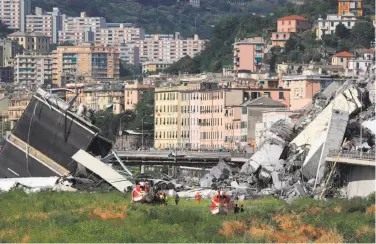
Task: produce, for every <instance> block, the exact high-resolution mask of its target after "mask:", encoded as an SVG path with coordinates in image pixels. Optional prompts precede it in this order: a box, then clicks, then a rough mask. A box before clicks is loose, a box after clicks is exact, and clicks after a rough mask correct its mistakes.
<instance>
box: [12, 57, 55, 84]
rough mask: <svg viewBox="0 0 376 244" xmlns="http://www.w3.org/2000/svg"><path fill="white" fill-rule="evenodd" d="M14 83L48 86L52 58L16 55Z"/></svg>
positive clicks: (50, 79)
mask: <svg viewBox="0 0 376 244" xmlns="http://www.w3.org/2000/svg"><path fill="white" fill-rule="evenodd" d="M14 82H15V83H16V84H19V83H23V82H27V83H37V84H50V83H51V82H52V56H50V55H36V54H34V55H17V56H16V58H15V61H14Z"/></svg>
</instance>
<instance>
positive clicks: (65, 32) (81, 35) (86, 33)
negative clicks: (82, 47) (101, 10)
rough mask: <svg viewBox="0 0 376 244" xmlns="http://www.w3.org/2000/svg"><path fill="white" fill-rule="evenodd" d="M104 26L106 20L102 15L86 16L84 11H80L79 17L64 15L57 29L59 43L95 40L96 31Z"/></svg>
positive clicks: (78, 42)
mask: <svg viewBox="0 0 376 244" xmlns="http://www.w3.org/2000/svg"><path fill="white" fill-rule="evenodd" d="M105 27H106V20H105V19H104V18H103V17H88V16H87V15H86V13H85V12H81V14H80V17H66V18H65V19H64V21H63V28H62V30H61V31H59V43H63V42H72V43H75V44H80V43H83V42H95V37H96V33H97V32H98V30H99V29H100V28H105Z"/></svg>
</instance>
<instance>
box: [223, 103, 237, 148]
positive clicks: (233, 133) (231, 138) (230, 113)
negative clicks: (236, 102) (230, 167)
mask: <svg viewBox="0 0 376 244" xmlns="http://www.w3.org/2000/svg"><path fill="white" fill-rule="evenodd" d="M224 111H225V115H224V124H225V131H224V132H225V135H224V136H225V138H224V145H223V146H224V148H227V149H230V150H235V149H238V148H240V140H241V134H240V132H241V130H240V122H241V121H240V115H241V108H240V107H239V106H231V107H225V110H224Z"/></svg>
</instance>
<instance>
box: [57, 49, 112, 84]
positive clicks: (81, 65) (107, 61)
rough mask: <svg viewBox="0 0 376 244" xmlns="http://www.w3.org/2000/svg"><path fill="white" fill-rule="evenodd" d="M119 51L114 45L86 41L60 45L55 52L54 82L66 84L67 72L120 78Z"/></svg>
mask: <svg viewBox="0 0 376 244" xmlns="http://www.w3.org/2000/svg"><path fill="white" fill-rule="evenodd" d="M119 69H120V67H119V52H118V50H117V49H116V48H114V47H105V46H104V45H102V44H95V45H94V44H90V43H84V44H81V45H78V46H59V47H58V48H57V49H56V51H55V52H54V53H53V66H52V80H53V84H57V85H58V86H62V85H64V84H65V83H66V82H65V79H64V77H66V75H67V74H80V75H83V76H86V77H90V78H93V79H104V78H119V76H120V70H119Z"/></svg>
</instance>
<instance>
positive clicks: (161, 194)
mask: <svg viewBox="0 0 376 244" xmlns="http://www.w3.org/2000/svg"><path fill="white" fill-rule="evenodd" d="M159 200H160V201H161V204H163V203H164V197H163V192H161V193H160V194H159Z"/></svg>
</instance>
